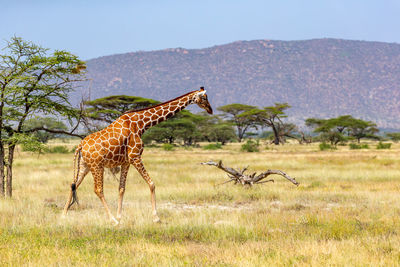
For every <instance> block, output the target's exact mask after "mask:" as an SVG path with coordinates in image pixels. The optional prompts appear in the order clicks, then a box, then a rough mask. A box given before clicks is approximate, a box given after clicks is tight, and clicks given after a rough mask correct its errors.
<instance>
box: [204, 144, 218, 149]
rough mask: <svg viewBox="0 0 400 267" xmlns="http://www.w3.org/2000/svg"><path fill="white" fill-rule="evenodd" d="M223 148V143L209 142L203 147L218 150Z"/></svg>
mask: <svg viewBox="0 0 400 267" xmlns="http://www.w3.org/2000/svg"><path fill="white" fill-rule="evenodd" d="M221 148H222V144H221V143H216V144H208V145H206V146H203V149H205V150H217V149H221Z"/></svg>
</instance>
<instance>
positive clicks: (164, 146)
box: [162, 143, 174, 151]
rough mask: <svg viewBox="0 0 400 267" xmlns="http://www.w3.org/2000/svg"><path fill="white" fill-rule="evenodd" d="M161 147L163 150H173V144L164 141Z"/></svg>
mask: <svg viewBox="0 0 400 267" xmlns="http://www.w3.org/2000/svg"><path fill="white" fill-rule="evenodd" d="M162 149H164V150H165V151H172V150H174V145H172V144H168V143H165V144H163V145H162Z"/></svg>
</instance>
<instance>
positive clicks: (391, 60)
mask: <svg viewBox="0 0 400 267" xmlns="http://www.w3.org/2000/svg"><path fill="white" fill-rule="evenodd" d="M87 67H88V68H87V70H88V76H89V77H90V78H91V79H92V82H91V85H90V91H91V92H90V97H91V98H92V99H93V98H97V97H103V96H106V95H116V94H128V95H136V96H142V97H146V98H153V99H156V100H160V101H166V100H168V99H171V98H175V97H177V96H179V95H182V94H184V93H186V92H188V91H190V90H195V89H197V88H199V87H200V86H205V88H206V89H207V93H208V95H209V99H210V102H211V104H212V106H213V107H214V109H215V108H216V107H218V106H222V105H226V104H230V103H243V104H250V105H256V106H260V107H264V106H270V105H273V104H274V103H275V102H288V103H289V104H290V105H292V108H291V109H289V111H288V113H289V115H290V116H289V118H290V120H291V121H294V122H296V123H299V122H300V123H301V122H303V121H304V119H305V118H309V117H319V118H327V117H333V116H338V115H342V114H351V115H353V116H355V117H358V118H362V119H367V120H372V121H374V122H376V123H378V125H379V126H380V127H384V128H396V129H400V116H399V115H400V45H399V44H392V43H380V42H366V41H352V40H340V39H315V40H305V41H273V40H255V41H238V42H234V43H230V44H226V45H219V46H213V47H210V48H204V49H184V48H175V49H165V50H159V51H149V52H142V51H139V52H134V53H126V54H118V55H111V56H104V57H100V58H95V59H91V60H88V61H87ZM88 87H89V86H86V87H84V88H88ZM86 90H87V89H86ZM85 94H86V95H87V94H88V93H87V92H86V93H85Z"/></svg>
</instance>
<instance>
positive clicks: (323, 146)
mask: <svg viewBox="0 0 400 267" xmlns="http://www.w3.org/2000/svg"><path fill="white" fill-rule="evenodd" d="M333 149H336V148H335V147H334V146H332V145H331V144H328V143H325V142H322V143H321V144H319V150H321V151H324V150H333Z"/></svg>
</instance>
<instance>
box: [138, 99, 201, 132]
mask: <svg viewBox="0 0 400 267" xmlns="http://www.w3.org/2000/svg"><path fill="white" fill-rule="evenodd" d="M194 96H195V93H194V92H192V93H189V94H186V95H183V96H181V97H178V98H176V99H173V100H170V101H168V102H165V103H162V104H159V105H157V106H155V107H150V108H148V109H145V110H141V111H137V113H139V114H138V115H139V120H140V121H141V122H142V123H140V122H138V126H139V129H140V133H141V134H143V133H144V131H146V130H147V129H149V128H150V127H152V126H154V125H157V124H159V123H160V122H163V121H165V120H167V119H168V118H171V117H172V116H174V115H175V114H176V113H178V112H179V111H181V110H182V109H184V108H186V107H187V106H188V105H190V104H192V103H193V101H194Z"/></svg>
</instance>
